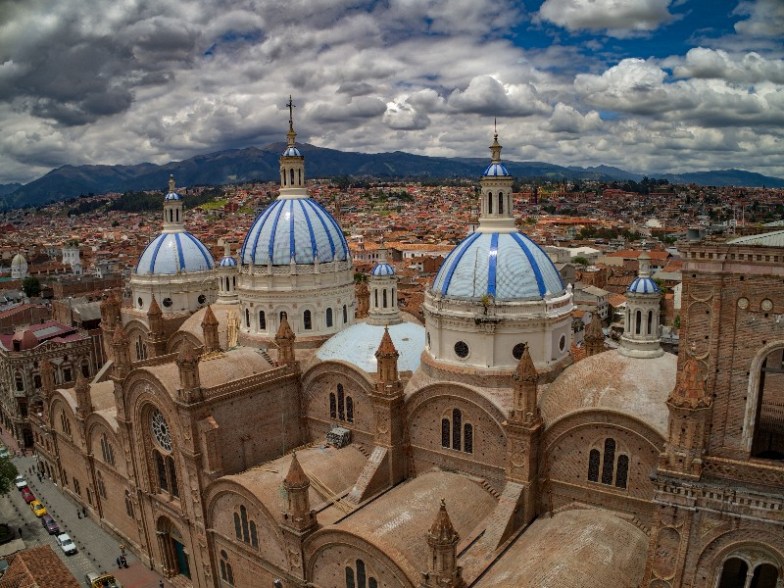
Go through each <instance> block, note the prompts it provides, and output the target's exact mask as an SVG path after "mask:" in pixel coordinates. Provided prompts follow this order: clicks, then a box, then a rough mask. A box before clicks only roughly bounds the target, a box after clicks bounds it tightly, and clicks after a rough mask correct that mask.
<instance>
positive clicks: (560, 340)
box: [558, 335, 566, 351]
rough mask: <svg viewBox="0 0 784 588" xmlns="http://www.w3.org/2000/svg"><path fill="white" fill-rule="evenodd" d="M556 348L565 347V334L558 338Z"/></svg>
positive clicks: (561, 348)
mask: <svg viewBox="0 0 784 588" xmlns="http://www.w3.org/2000/svg"><path fill="white" fill-rule="evenodd" d="M558 349H560V350H561V351H563V350H564V349H566V335H561V338H560V339H559V340H558Z"/></svg>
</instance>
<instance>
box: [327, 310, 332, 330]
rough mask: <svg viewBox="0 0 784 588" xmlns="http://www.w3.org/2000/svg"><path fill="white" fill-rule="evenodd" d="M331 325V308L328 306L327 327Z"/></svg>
mask: <svg viewBox="0 0 784 588" xmlns="http://www.w3.org/2000/svg"><path fill="white" fill-rule="evenodd" d="M331 326H332V309H331V308H328V309H327V327H331Z"/></svg>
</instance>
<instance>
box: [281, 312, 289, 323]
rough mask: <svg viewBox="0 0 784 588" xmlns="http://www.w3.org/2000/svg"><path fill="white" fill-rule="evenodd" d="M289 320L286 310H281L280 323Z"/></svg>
mask: <svg viewBox="0 0 784 588" xmlns="http://www.w3.org/2000/svg"><path fill="white" fill-rule="evenodd" d="M288 318H289V315H288V314H286V311H285V310H281V311H280V322H283V319H286V320H288Z"/></svg>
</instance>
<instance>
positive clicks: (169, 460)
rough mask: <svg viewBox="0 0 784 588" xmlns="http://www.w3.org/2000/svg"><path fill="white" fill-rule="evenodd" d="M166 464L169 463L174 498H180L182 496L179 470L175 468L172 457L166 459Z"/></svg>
mask: <svg viewBox="0 0 784 588" xmlns="http://www.w3.org/2000/svg"><path fill="white" fill-rule="evenodd" d="M166 463H167V465H168V469H169V480H170V482H171V493H172V496H178V497H179V495H180V488H179V486H178V485H177V470H176V469H175V467H174V459H173V458H172V456H168V457H167V458H166Z"/></svg>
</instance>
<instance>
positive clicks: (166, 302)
mask: <svg viewBox="0 0 784 588" xmlns="http://www.w3.org/2000/svg"><path fill="white" fill-rule="evenodd" d="M172 304H174V302H172V299H171V298H164V299H163V305H164V306H165V307H166V308H169V307H170V306H171V305H172Z"/></svg>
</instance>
